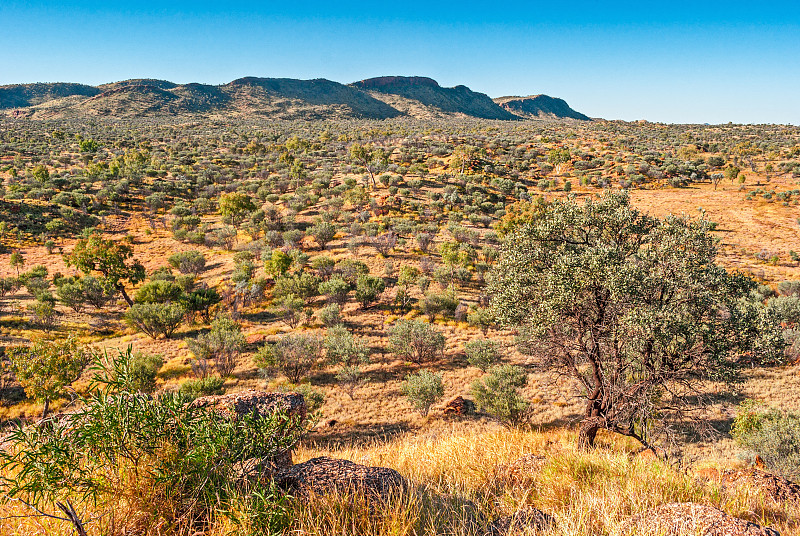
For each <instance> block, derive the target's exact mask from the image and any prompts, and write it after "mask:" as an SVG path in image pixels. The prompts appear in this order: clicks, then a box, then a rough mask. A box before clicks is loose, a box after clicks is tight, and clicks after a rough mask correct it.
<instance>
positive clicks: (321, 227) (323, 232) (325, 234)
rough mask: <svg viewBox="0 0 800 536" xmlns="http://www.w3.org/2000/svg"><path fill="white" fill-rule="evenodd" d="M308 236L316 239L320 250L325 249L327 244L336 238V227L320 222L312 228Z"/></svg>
mask: <svg viewBox="0 0 800 536" xmlns="http://www.w3.org/2000/svg"><path fill="white" fill-rule="evenodd" d="M308 234H310V235H311V236H313V237H314V240H316V241H317V244H319V247H320V249H325V246H326V245H327V243H328V242H330V241H331V240H333V237H334V236H336V226H335V225H334V224H332V223H330V222H327V221H320V222H317V223H315V224H314V225H312V226H311V228H310V229H309V230H308Z"/></svg>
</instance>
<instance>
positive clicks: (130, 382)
mask: <svg viewBox="0 0 800 536" xmlns="http://www.w3.org/2000/svg"><path fill="white" fill-rule="evenodd" d="M163 364H164V359H163V358H162V357H161V356H159V355H152V354H143V353H141V352H136V353H134V352H133V346H131V345H129V346H128V347H127V349H125V350H124V351H123V350H118V351H117V354H116V355H114V356H109V355H108V353H107V352H106V353H104V354H103V357H102V358H98V360H96V361H95V364H94V365H93V366H92V368H91V369H90V370H91V371H93V372H94V373H95V376H98V374H97V373H98V372H102V373H104V374H105V380H106V381H107V382H110V383H111V384H113V385H114V386H116V388H117V389H118V390H121V391H125V392H128V393H144V394H150V393H152V392H153V391H155V390H156V376H157V375H158V370H159V369H160V368H161V366H162V365H163Z"/></svg>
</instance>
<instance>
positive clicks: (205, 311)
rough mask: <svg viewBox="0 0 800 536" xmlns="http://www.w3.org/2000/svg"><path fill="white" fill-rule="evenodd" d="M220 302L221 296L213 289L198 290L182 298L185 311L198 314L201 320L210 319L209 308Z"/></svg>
mask: <svg viewBox="0 0 800 536" xmlns="http://www.w3.org/2000/svg"><path fill="white" fill-rule="evenodd" d="M221 301H222V296H220V295H219V293H218V292H217V291H216V290H215V289H213V288H198V289H195V290H193V291H191V292H190V293H189V294H186V295H185V296H184V299H183V302H184V304H185V305H186V308H187V310H189V311H191V312H195V313H200V316H202V317H203V320H205V321H206V322H208V321H209V320H210V319H211V308H212V307H213V306H215V305H216V304H218V303H219V302H221Z"/></svg>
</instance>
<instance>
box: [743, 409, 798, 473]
mask: <svg viewBox="0 0 800 536" xmlns="http://www.w3.org/2000/svg"><path fill="white" fill-rule="evenodd" d="M731 435H732V436H733V438H734V439H735V440H736V441H737V443H739V444H740V445H742V446H743V447H745V448H747V449H749V450H751V451H753V452H754V453H755V454H758V455H759V456H761V458H762V459H763V460H764V463H765V464H766V466H767V467H768V468H769V469H770V470H772V471H774V472H775V473H778V474H780V475H783V476H785V477H787V478H790V479H794V480H797V479H798V478H800V415H797V414H794V413H787V412H782V411H779V410H776V409H773V408H770V407H768V406H765V405H764V404H761V403H759V402H756V401H754V400H747V401H745V402H743V403H742V404H741V405H740V406H739V409H738V411H737V412H736V419H734V421H733V426H732V427H731Z"/></svg>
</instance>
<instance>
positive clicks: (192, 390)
mask: <svg viewBox="0 0 800 536" xmlns="http://www.w3.org/2000/svg"><path fill="white" fill-rule="evenodd" d="M180 392H181V394H183V395H186V396H187V397H189V398H191V399H195V398H199V397H201V396H210V395H221V394H224V393H225V379H224V378H222V377H220V376H206V377H205V378H198V379H196V380H186V381H185V382H183V384H182V385H181V389H180Z"/></svg>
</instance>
